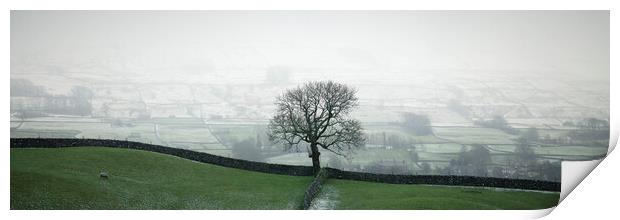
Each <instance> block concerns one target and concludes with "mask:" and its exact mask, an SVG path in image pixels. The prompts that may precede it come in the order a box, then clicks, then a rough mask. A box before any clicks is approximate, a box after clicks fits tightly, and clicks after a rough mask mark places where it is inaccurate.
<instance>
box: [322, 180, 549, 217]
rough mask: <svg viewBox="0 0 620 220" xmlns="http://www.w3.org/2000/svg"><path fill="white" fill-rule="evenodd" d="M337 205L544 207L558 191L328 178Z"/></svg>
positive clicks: (417, 207) (451, 207)
mask: <svg viewBox="0 0 620 220" xmlns="http://www.w3.org/2000/svg"><path fill="white" fill-rule="evenodd" d="M326 184H327V187H333V188H334V189H335V190H333V191H334V192H333V193H336V194H337V195H333V197H336V198H338V200H339V201H337V202H336V207H335V208H336V209H392V210H393V209H459V210H462V209H519V210H525V209H545V208H550V207H553V206H556V205H557V204H558V200H559V198H560V195H559V193H542V192H532V191H508V190H500V189H492V188H473V187H448V186H427V185H401V184H384V183H370V182H360V181H351V180H335V179H329V180H327V182H326Z"/></svg>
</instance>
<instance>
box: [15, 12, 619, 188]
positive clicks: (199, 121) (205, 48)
mask: <svg viewBox="0 0 620 220" xmlns="http://www.w3.org/2000/svg"><path fill="white" fill-rule="evenodd" d="M10 53H11V136H12V137H42V136H45V137H66V136H68V137H76V138H78V137H90V138H114V139H132V140H136V141H143V142H152V143H157V144H163V145H169V146H175V147H182V148H188V149H194V150H197V151H203V152H208V153H214V154H218V155H223V156H233V157H235V155H233V154H234V150H231V148H232V147H233V146H234V145H237V144H239V145H243V144H240V143H245V145H252V144H255V143H254V142H258V140H262V141H261V143H260V146H259V151H258V153H256V152H254V153H252V152H250V153H246V154H243V153H242V154H239V155H256V154H261V155H262V156H260V157H258V158H244V159H251V160H260V161H266V162H273V163H288V164H308V163H309V161H308V160H307V155H306V156H304V155H303V152H302V153H295V152H282V149H281V148H279V147H278V146H271V145H270V144H269V143H268V140H266V139H265V137H264V130H265V128H264V125H266V124H267V122H268V120H269V118H270V117H272V116H273V113H274V106H273V102H274V101H275V97H276V96H278V95H280V94H281V93H282V92H283V91H285V90H286V89H287V88H294V87H297V86H298V85H302V84H304V83H306V82H309V81H318V80H333V81H336V82H339V83H344V84H347V85H350V86H352V87H355V88H356V89H358V93H357V95H358V97H359V99H360V107H359V108H358V110H356V111H354V112H353V113H352V116H353V117H355V118H358V119H360V120H361V121H362V122H363V123H364V129H365V130H366V133H367V135H368V137H369V143H367V146H366V147H365V149H366V150H365V151H366V153H364V152H362V153H359V152H358V156H357V157H355V156H353V157H352V158H353V159H348V160H343V162H337V161H339V159H333V161H332V164H334V163H339V164H340V163H341V164H345V165H341V166H342V167H341V168H343V169H352V170H365V171H368V170H369V168H368V167H371V165H372V164H373V163H377V164H379V165H380V166H379V165H377V166H374V168H373V169H377V170H375V171H376V172H392V173H394V172H401V173H432V174H441V173H442V172H450V173H454V172H456V173H457V174H468V175H495V174H491V173H493V172H495V170H493V169H494V168H492V167H489V168H488V169H487V168H484V170H485V171H483V172H478V171H479V170H480V169H478V171H471V170H465V171H464V170H462V169H461V170H458V171H454V170H448V171H445V170H441V168H444V167H449V166H460V165H462V166H469V165H471V164H467V162H464V163H466V164H458V163H459V162H458V161H461V162H462V161H463V160H458V159H457V158H459V157H461V159H462V158H466V157H468V155H469V154H467V153H466V152H474V153H475V152H477V150H479V149H480V148H479V147H478V145H484V146H485V148H484V149H487V150H488V151H491V156H490V159H488V160H486V161H485V162H484V163H485V164H492V165H493V166H499V167H509V166H512V165H513V164H514V163H519V159H516V160H512V159H506V158H508V157H510V156H507V155H506V154H508V155H512V154H513V153H514V154H517V153H518V152H519V150H518V149H519V142H518V141H517V139H518V137H519V136H523V135H525V134H527V129H529V128H534V129H538V131H537V134H536V144H534V145H535V146H533V147H532V148H533V149H534V150H533V152H534V153H535V154H536V155H537V156H536V159H533V160H534V163H540V164H543V165H541V166H547V165H544V163H545V162H547V163H549V164H551V165H549V164H548V166H553V169H554V170H553V171H550V173H552V174H544V175H543V174H540V175H539V176H527V174H515V173H517V172H516V171H506V170H505V168H502V169H504V170H503V171H497V172H496V174H497V175H499V176H509V177H514V178H537V179H553V178H557V177H556V176H554V177H550V176H552V175H555V174H557V175H559V173H558V172H559V170H558V169H557V167H556V165H553V164H554V163H557V162H558V161H560V160H579V159H590V158H595V157H601V156H602V155H604V154H605V152H606V151H607V150H606V146H607V145H606V141H607V138H608V137H606V136H605V135H604V134H605V132H607V133H608V130H609V128H608V126H609V122H608V121H609V11H174V12H173V11H157V12H156V11H105V12H103V11H12V12H11V51H10ZM19 80H22V81H19ZM76 88H78V89H76ZM80 88H82V89H80ZM83 89H85V90H83ZM59 103H61V104H59ZM408 113H415V114H418V115H423V116H424V117H427V118H428V119H429V120H430V124H429V125H428V126H431V127H432V132H431V133H433V134H432V135H428V134H424V135H421V134H410V133H407V132H408V131H406V130H401V129H400V127H399V126H401V124H399V123H403V124H405V123H407V121H406V119H405V118H406V117H403V114H408ZM194 119H195V120H194ZM496 119H497V120H496ZM503 120H505V122H506V123H503ZM593 120H598V121H593ZM86 122H89V123H90V122H92V123H95V124H97V123H98V124H101V125H98V126H101V127H96V128H93V127H90V128H89V127H87V126H81V125H82V124H80V123H86ZM200 126H203V127H200ZM401 127H402V126H401ZM588 129H589V130H588ZM584 130H587V132H586V131H584ZM599 131H601V132H603V135H601V134H600V133H598V132H599ZM373 135H374V136H373ZM246 138H253V139H254V141H243V140H244V139H245V140H247V139H246ZM390 138H391V139H390ZM388 139H389V140H392V141H391V142H390V141H387V140H388ZM539 139H540V140H539ZM396 140H397V141H396ZM216 145H217V146H216ZM378 149H380V151H379V150H378ZM362 151H364V150H362ZM388 151H391V152H393V153H385V154H384V152H388ZM261 152H262V153H261ZM369 152H370V153H369ZM412 152H415V157H413V156H411V155H412V154H413V153H412ZM506 152H508V153H506ZM325 155H326V156H325V158H323V161H328V160H332V159H331V158H337V157H334V156H333V155H332V156H330V155H329V154H325ZM360 155H361V156H360ZM364 155H375V156H374V158H375V159H376V160H371V159H368V158H370V157H371V156H367V158H364V157H365V156H364ZM360 158H362V159H360ZM412 158H413V159H412ZM521 159H523V158H521ZM451 160H453V161H457V162H451ZM386 161H391V162H390V163H389V164H388V165H389V166H394V165H395V164H399V163H400V161H402V164H405V165H403V167H404V168H398V169H392V168H391V169H392V170H391V171H385V170H381V169H379V168H377V167H384V166H388V165H386V164H387V162H386ZM422 163H426V165H423V164H422ZM347 164H348V165H350V166H348V165H347ZM411 164H413V165H411ZM428 164H430V165H428ZM375 165H376V164H375ZM427 166H429V167H428V168H427ZM364 167H366V168H364ZM541 169H542V168H541ZM371 171H372V170H371ZM487 171H488V172H487ZM472 172H473V173H472ZM476 172H478V173H476Z"/></svg>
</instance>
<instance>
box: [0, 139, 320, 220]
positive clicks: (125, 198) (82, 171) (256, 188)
mask: <svg viewBox="0 0 620 220" xmlns="http://www.w3.org/2000/svg"><path fill="white" fill-rule="evenodd" d="M101 170H106V171H107V172H108V173H109V174H110V176H111V177H110V179H109V180H107V181H104V180H100V179H99V172H100V171H101ZM310 181H311V177H293V176H284V175H272V174H264V173H258V172H250V171H244V170H238V169H230V168H224V167H219V166H214V165H209V164H202V163H196V162H193V161H189V160H185V159H181V158H177V157H172V156H168V155H163V154H157V153H152V152H146V151H137V150H127V149H113V148H62V149H11V195H10V197H11V209H294V208H298V207H299V206H300V204H301V201H302V198H303V194H304V190H305V188H306V186H307V185H308V184H309V182H310Z"/></svg>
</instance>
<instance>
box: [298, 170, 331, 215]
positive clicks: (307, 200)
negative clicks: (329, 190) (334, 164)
mask: <svg viewBox="0 0 620 220" xmlns="http://www.w3.org/2000/svg"><path fill="white" fill-rule="evenodd" d="M328 176H329V174H328V171H327V169H325V168H323V169H321V170H320V171H319V173H318V174H317V175H316V176H315V177H314V180H313V181H312V183H310V185H309V186H308V188H307V189H306V193H305V194H304V202H303V208H304V209H309V208H310V206H311V205H312V201H313V200H314V198H315V197H316V196H317V195H318V194H319V192H321V188H322V187H323V183H325V180H327V178H328Z"/></svg>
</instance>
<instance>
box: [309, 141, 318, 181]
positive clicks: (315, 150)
mask: <svg viewBox="0 0 620 220" xmlns="http://www.w3.org/2000/svg"><path fill="white" fill-rule="evenodd" d="M310 149H311V150H312V153H311V154H310V157H311V158H312V172H313V173H314V175H316V174H318V173H319V170H320V169H321V162H320V161H319V156H320V155H321V153H320V152H319V148H318V147H317V145H316V144H314V143H313V144H310Z"/></svg>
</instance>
